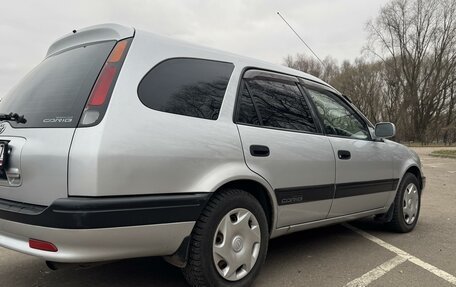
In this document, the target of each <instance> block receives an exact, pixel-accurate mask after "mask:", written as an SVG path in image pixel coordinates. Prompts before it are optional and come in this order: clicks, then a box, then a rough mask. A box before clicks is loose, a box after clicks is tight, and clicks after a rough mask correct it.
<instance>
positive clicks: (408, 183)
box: [387, 173, 421, 233]
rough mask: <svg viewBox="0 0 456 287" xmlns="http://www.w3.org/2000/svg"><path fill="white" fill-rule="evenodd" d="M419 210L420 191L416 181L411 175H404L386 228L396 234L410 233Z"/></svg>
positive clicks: (416, 220)
mask: <svg viewBox="0 0 456 287" xmlns="http://www.w3.org/2000/svg"><path fill="white" fill-rule="evenodd" d="M420 208H421V190H420V185H419V182H418V179H417V178H416V176H415V175H413V174H411V173H406V174H405V175H404V178H403V179H402V182H401V184H400V186H399V189H398V190H397V194H396V198H395V200H394V210H393V217H392V219H391V221H390V222H388V223H387V224H388V226H389V227H390V228H391V229H393V230H394V231H396V232H402V233H405V232H410V231H412V230H413V229H414V228H415V226H416V223H417V222H418V217H419V215H420Z"/></svg>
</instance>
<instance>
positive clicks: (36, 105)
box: [0, 41, 115, 128]
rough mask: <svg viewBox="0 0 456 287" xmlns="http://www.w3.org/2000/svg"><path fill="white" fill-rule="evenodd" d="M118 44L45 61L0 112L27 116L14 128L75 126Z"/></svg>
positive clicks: (70, 52) (75, 50)
mask: <svg viewBox="0 0 456 287" xmlns="http://www.w3.org/2000/svg"><path fill="white" fill-rule="evenodd" d="M114 45H115V41H109V42H102V43H97V44H91V45H87V46H80V47H76V48H73V49H71V50H67V51H65V52H62V53H59V54H56V55H53V56H51V57H49V58H46V59H45V60H44V61H43V62H41V63H40V64H39V65H38V66H37V67H36V68H35V69H33V70H32V71H31V72H30V73H29V74H28V75H27V76H26V77H25V78H24V79H23V80H22V81H21V82H20V83H19V84H18V85H17V86H16V87H15V88H14V89H13V90H12V91H11V92H10V93H9V94H7V95H6V96H5V98H4V99H2V100H1V101H0V113H11V112H13V113H18V114H19V115H24V116H25V118H26V119H27V123H25V124H18V123H15V122H11V125H12V126H14V127H18V128H19V127H30V128H32V127H34V128H42V127H76V126H77V125H78V121H79V118H80V116H81V113H82V111H83V109H84V107H85V104H86V101H87V98H88V97H89V94H90V91H91V89H92V86H93V85H94V83H95V81H96V79H97V76H98V74H99V72H100V70H101V68H102V67H103V64H104V62H105V61H106V59H107V57H108V55H109V53H110V51H111V50H112V48H113V47H114Z"/></svg>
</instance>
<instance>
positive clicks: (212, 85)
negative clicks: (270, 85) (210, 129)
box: [138, 58, 234, 120]
mask: <svg viewBox="0 0 456 287" xmlns="http://www.w3.org/2000/svg"><path fill="white" fill-rule="evenodd" d="M233 69H234V65H233V64H231V63H225V62H218V61H211V60H204V59H190V58H176V59H169V60H166V61H164V62H162V63H160V64H158V65H157V66H155V67H154V68H153V69H152V70H150V71H149V72H148V73H147V74H146V76H145V77H144V78H143V79H142V81H141V83H140V84H139V87H138V96H139V99H140V100H141V102H142V103H143V104H144V105H145V106H147V107H149V108H151V109H154V110H157V111H162V112H167V113H173V114H178V115H184V116H190V117H196V118H202V119H209V120H216V119H217V118H218V115H219V112H220V107H221V105H222V101H223V97H224V95H225V91H226V87H227V85H228V81H229V79H230V77H231V73H232V72H233Z"/></svg>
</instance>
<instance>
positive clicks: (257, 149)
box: [250, 145, 269, 157]
mask: <svg viewBox="0 0 456 287" xmlns="http://www.w3.org/2000/svg"><path fill="white" fill-rule="evenodd" d="M250 154H251V155H252V156H260V157H266V156H269V148H268V147H267V146H265V145H251V146H250Z"/></svg>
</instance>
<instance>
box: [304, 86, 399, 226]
mask: <svg viewBox="0 0 456 287" xmlns="http://www.w3.org/2000/svg"><path fill="white" fill-rule="evenodd" d="M306 90H307V92H308V93H309V96H310V98H311V99H312V101H313V102H314V104H315V107H316V109H317V111H318V114H319V116H320V119H321V122H322V124H323V126H324V129H325V131H326V134H327V136H328V138H329V140H330V142H331V145H332V148H333V152H334V156H335V158H336V192H335V196H334V202H333V205H332V207H331V211H330V213H329V217H337V216H342V215H347V214H353V213H358V212H363V211H369V210H374V209H377V208H383V207H384V206H385V204H386V201H387V199H388V197H389V195H390V193H391V191H392V190H395V188H396V186H397V182H398V181H397V180H395V179H393V169H392V153H391V152H390V151H389V150H388V146H387V144H386V143H384V142H383V141H375V140H372V139H371V135H370V133H369V130H368V127H367V124H366V122H365V121H364V120H363V119H362V117H361V116H360V115H358V114H357V113H356V111H355V110H354V109H352V108H351V107H350V105H349V104H348V103H347V102H345V101H344V100H342V99H341V98H340V97H339V96H337V95H335V94H333V93H331V92H330V91H328V90H325V89H318V88H316V87H307V89H306Z"/></svg>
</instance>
